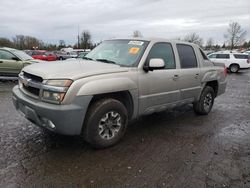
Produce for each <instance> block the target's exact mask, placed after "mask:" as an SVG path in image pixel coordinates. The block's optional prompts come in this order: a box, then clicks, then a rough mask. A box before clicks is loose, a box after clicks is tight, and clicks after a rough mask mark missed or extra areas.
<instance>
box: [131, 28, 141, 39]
mask: <svg viewBox="0 0 250 188" xmlns="http://www.w3.org/2000/svg"><path fill="white" fill-rule="evenodd" d="M133 37H134V38H139V37H142V33H141V32H140V31H138V30H136V31H134V32H133Z"/></svg>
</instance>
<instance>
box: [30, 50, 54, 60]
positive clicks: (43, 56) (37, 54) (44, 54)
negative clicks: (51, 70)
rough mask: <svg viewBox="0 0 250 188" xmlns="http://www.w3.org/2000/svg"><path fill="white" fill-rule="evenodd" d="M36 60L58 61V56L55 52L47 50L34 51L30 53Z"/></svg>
mask: <svg viewBox="0 0 250 188" xmlns="http://www.w3.org/2000/svg"><path fill="white" fill-rule="evenodd" d="M30 53H31V56H32V57H33V58H34V59H40V60H43V61H56V60H57V56H56V55H55V54H54V53H53V52H49V51H46V50H33V51H31V52H30Z"/></svg>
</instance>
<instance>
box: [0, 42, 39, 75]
mask: <svg viewBox="0 0 250 188" xmlns="http://www.w3.org/2000/svg"><path fill="white" fill-rule="evenodd" d="M37 62H39V61H38V60H34V59H33V58H32V57H31V56H29V55H28V54H26V53H25V52H23V51H20V50H16V49H13V48H5V47H2V48H0V76H17V75H18V74H19V73H20V71H21V70H22V68H23V67H25V66H27V65H30V64H32V63H37Z"/></svg>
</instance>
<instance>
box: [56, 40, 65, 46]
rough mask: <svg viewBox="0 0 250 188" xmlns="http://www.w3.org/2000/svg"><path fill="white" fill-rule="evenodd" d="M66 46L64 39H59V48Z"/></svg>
mask: <svg viewBox="0 0 250 188" xmlns="http://www.w3.org/2000/svg"><path fill="white" fill-rule="evenodd" d="M65 46H66V44H65V41H64V40H59V46H58V47H59V48H64V47H65Z"/></svg>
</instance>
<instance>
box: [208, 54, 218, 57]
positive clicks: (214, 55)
mask: <svg viewBox="0 0 250 188" xmlns="http://www.w3.org/2000/svg"><path fill="white" fill-rule="evenodd" d="M208 57H209V58H216V54H210V55H208Z"/></svg>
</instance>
